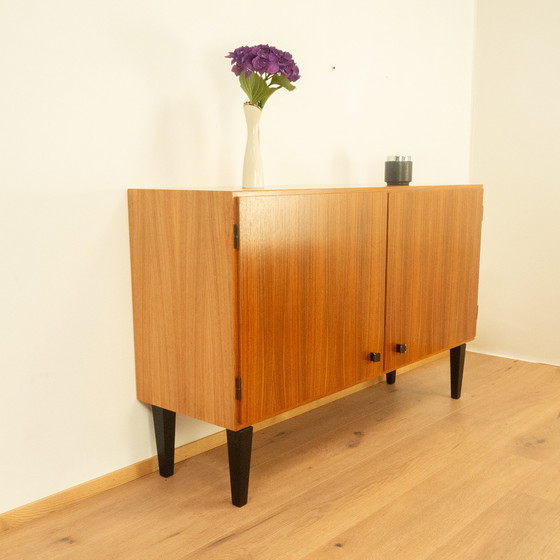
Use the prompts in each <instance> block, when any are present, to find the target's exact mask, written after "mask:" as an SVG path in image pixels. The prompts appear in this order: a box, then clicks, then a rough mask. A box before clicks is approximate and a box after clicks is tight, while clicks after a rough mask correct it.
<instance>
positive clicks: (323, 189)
mask: <svg viewBox="0 0 560 560" xmlns="http://www.w3.org/2000/svg"><path fill="white" fill-rule="evenodd" d="M455 188H456V189H466V188H474V189H482V185H479V184H474V185H466V184H465V185H410V186H357V185H348V186H291V187H280V186H278V187H269V188H266V189H241V188H239V187H217V188H210V189H201V188H196V187H193V188H156V189H129V190H132V191H146V190H149V191H153V190H156V191H199V192H230V193H231V194H232V197H234V198H237V197H254V196H281V195H301V194H338V193H348V192H352V191H354V192H367V191H375V192H401V191H411V192H413V191H425V190H440V189H455Z"/></svg>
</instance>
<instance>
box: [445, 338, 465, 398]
mask: <svg viewBox="0 0 560 560" xmlns="http://www.w3.org/2000/svg"><path fill="white" fill-rule="evenodd" d="M466 347H467V345H466V344H461V346H456V347H455V348H451V350H450V352H449V365H450V369H451V397H452V398H454V399H459V398H461V386H462V384H463V369H464V367H465V349H466Z"/></svg>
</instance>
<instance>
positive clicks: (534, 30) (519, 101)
mask: <svg viewBox="0 0 560 560" xmlns="http://www.w3.org/2000/svg"><path fill="white" fill-rule="evenodd" d="M559 22H560V3H559V2H558V1H557V0H540V1H539V2H533V1H530V0H484V1H483V2H479V7H478V21H477V43H476V64H475V67H476V73H475V89H474V91H475V100H474V116H473V149H472V176H471V179H472V181H473V182H482V183H484V184H485V206H484V224H483V240H482V257H481V278H480V298H479V303H480V313H479V321H478V339H477V341H476V342H475V343H473V344H471V345H470V347H471V348H472V349H476V350H479V351H481V352H487V353H491V354H498V355H504V356H511V357H515V358H520V359H524V360H529V361H537V362H546V363H550V364H557V365H560V341H559V339H558V336H559V333H560V218H559V213H560V166H559V163H558V162H559V159H560V102H559V101H560V72H559V68H560V67H559V61H560V34H559V33H558V24H559Z"/></svg>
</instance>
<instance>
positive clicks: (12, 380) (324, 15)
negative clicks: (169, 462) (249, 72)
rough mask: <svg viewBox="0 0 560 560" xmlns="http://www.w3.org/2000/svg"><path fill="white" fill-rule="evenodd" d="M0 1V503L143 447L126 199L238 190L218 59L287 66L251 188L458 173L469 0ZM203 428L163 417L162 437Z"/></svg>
mask: <svg viewBox="0 0 560 560" xmlns="http://www.w3.org/2000/svg"><path fill="white" fill-rule="evenodd" d="M255 6H256V5H255V3H254V2H248V1H246V0H237V1H236V2H231V1H230V0H207V1H206V2H185V1H184V0H175V1H171V0H167V1H160V0H157V1H156V0H144V1H138V0H120V1H116V0H110V1H108V0H99V1H96V2H93V1H91V2H90V1H86V0H57V1H54V0H42V1H38V0H35V1H33V0H27V1H26V0H3V2H2V3H1V5H0V53H1V55H0V80H1V87H0V115H1V117H0V118H1V122H0V255H1V266H2V269H1V270H2V273H1V275H0V298H1V301H0V313H1V321H0V395H1V396H2V415H1V418H2V421H1V423H0V441H1V442H2V445H1V448H2V451H1V453H2V458H1V461H0V511H7V510H9V509H12V508H15V507H17V506H20V505H23V504H26V503H29V502H31V501H34V500H37V499H39V498H41V497H44V496H46V495H49V494H52V493H54V492H57V491H60V490H62V489H65V488H68V487H71V486H73V485H76V484H78V483H81V482H83V481H86V480H90V479H92V478H94V477H97V476H100V475H103V474H105V473H108V472H111V471H113V470H116V469H118V468H121V467H124V466H126V465H129V464H131V463H133V462H136V461H139V460H142V459H144V458H146V457H149V456H152V455H154V454H155V445H154V442H153V436H152V428H151V419H150V415H149V410H148V408H147V407H146V406H144V405H142V404H140V403H138V402H137V401H136V400H135V389H134V365H133V341H132V318H131V294H130V276H129V261H128V258H129V257H128V232H127V214H126V211H127V210H126V189H127V188H129V187H162V186H165V187H170V186H175V187H181V186H183V187H193V186H198V187H213V186H220V185H239V183H240V175H241V163H242V158H243V149H244V142H245V130H244V122H243V114H242V103H243V101H244V96H243V94H242V92H241V89H240V88H239V86H238V83H237V80H236V79H235V77H234V76H233V74H231V72H230V70H229V61H228V60H226V59H225V58H224V56H225V54H226V53H227V52H228V51H229V50H232V49H234V48H235V47H238V46H241V45H243V44H249V45H250V44H256V43H260V42H264V43H270V44H272V45H275V46H277V47H279V48H282V49H284V50H288V51H290V52H292V54H293V55H294V57H295V59H296V61H297V62H298V63H299V65H300V67H301V74H302V78H301V80H300V81H299V82H298V83H297V84H296V85H297V86H298V87H297V90H296V91H294V92H293V93H288V92H285V91H282V92H280V93H276V94H275V95H274V97H272V98H271V100H270V101H269V102H268V104H267V107H266V108H265V114H264V116H263V121H262V129H261V134H262V142H263V159H264V165H265V181H266V182H267V184H268V185H320V184H329V185H331V184H382V182H383V162H384V159H385V156H386V155H388V154H393V153H406V154H411V155H413V157H414V161H415V164H414V165H415V169H414V178H415V182H416V183H428V184H429V183H464V182H467V181H468V179H469V142H470V109H471V70H472V58H473V54H472V53H473V48H474V47H473V40H474V37H473V21H474V0H454V1H451V2H450V1H449V0H425V1H423V2H418V1H417V0H397V1H395V0H390V1H389V0H384V1H382V0H363V1H362V0H347V1H346V2H339V0H328V1H327V0H323V1H321V2H319V1H318V0H317V1H316V2H311V1H305V0H284V2H282V3H281V4H280V5H278V4H270V3H268V4H267V3H261V4H260V5H258V6H257V7H255ZM215 429H216V428H215V427H212V426H208V425H205V424H202V423H200V422H196V421H194V420H190V419H188V418H182V419H180V424H179V430H178V431H179V433H178V442H177V443H178V444H182V443H185V442H187V441H190V440H193V439H196V438H198V437H201V436H202V435H205V434H208V433H210V432H211V431H212V430H215Z"/></svg>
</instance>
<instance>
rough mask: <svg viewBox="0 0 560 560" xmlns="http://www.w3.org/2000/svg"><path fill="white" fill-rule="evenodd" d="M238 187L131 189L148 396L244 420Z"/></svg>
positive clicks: (137, 314) (140, 349)
mask: <svg viewBox="0 0 560 560" xmlns="http://www.w3.org/2000/svg"><path fill="white" fill-rule="evenodd" d="M233 219H234V204H233V199H232V196H231V193H229V192H204V191H178V190H177V191H173V190H136V189H134V190H130V191H129V222H130V248H131V265H132V288H133V308H134V340H135V355H136V379H137V396H138V399H139V400H141V401H143V402H145V403H149V404H154V405H157V406H159V407H162V408H166V409H168V410H173V411H175V412H178V413H180V414H185V415H188V416H192V417H194V418H198V419H200V420H204V421H206V422H211V423H213V424H217V425H219V426H223V427H227V428H234V427H235V415H236V401H235V393H234V387H235V369H236V366H235V364H236V356H237V354H236V351H237V346H236V344H235V333H234V329H235V324H236V321H235V313H236V311H235V297H234V289H235V287H234V248H233Z"/></svg>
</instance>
